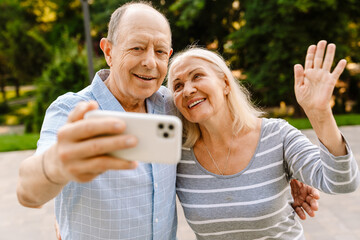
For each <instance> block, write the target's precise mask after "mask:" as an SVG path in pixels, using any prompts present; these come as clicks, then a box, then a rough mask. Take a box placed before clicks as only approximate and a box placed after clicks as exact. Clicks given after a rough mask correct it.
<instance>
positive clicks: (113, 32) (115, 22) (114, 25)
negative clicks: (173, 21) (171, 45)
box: [107, 1, 171, 45]
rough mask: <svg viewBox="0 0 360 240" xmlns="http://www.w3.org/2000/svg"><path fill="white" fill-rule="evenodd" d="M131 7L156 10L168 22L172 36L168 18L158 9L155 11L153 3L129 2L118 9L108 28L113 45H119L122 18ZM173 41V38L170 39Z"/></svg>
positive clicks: (113, 14)
mask: <svg viewBox="0 0 360 240" xmlns="http://www.w3.org/2000/svg"><path fill="white" fill-rule="evenodd" d="M130 7H142V8H144V7H147V8H150V9H153V10H155V11H156V12H158V13H159V14H160V15H161V16H162V17H163V18H164V19H165V21H166V23H167V25H168V27H169V32H170V34H171V30H170V24H169V21H168V20H167V18H166V17H165V15H164V14H162V13H161V12H160V11H158V10H157V9H155V8H154V7H153V6H152V4H151V2H147V1H131V2H127V3H125V4H124V5H122V6H121V7H119V8H117V9H116V10H115V11H114V12H113V13H112V14H111V17H110V22H109V26H108V34H107V39H108V40H109V41H110V42H111V43H112V44H114V45H115V44H117V38H118V35H119V30H120V29H119V25H120V20H121V18H122V17H123V16H124V14H125V12H126V10H127V9H128V8H130ZM170 39H171V37H170Z"/></svg>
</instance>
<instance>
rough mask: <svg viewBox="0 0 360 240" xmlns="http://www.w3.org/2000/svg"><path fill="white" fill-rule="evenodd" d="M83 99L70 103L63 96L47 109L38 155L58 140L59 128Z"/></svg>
mask: <svg viewBox="0 0 360 240" xmlns="http://www.w3.org/2000/svg"><path fill="white" fill-rule="evenodd" d="M73 100H74V99H73ZM81 100H82V99H76V100H75V101H71V104H70V101H69V100H67V98H66V97H64V96H62V97H59V98H58V99H57V100H55V101H54V102H53V103H52V104H51V105H50V106H49V108H48V109H47V110H46V113H45V117H44V121H43V124H42V127H41V131H40V138H39V140H38V142H37V149H36V153H35V154H36V155H38V154H41V153H43V152H45V151H46V150H47V149H48V148H49V147H51V146H52V145H53V144H54V143H55V142H56V141H57V132H58V130H59V128H60V127H62V126H63V125H65V123H66V121H67V118H68V115H69V113H70V111H71V110H72V109H73V108H74V107H75V106H76V104H77V103H78V102H80V101H81Z"/></svg>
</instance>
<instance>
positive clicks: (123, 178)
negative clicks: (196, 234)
mask: <svg viewBox="0 0 360 240" xmlns="http://www.w3.org/2000/svg"><path fill="white" fill-rule="evenodd" d="M100 47H101V49H102V51H103V52H104V55H105V59H106V62H107V64H108V65H109V67H110V70H101V71H99V72H97V73H96V75H95V77H94V80H93V82H92V84H91V85H90V86H88V87H86V88H85V89H83V90H82V91H80V92H78V93H67V94H65V95H63V96H60V97H59V98H58V99H57V100H56V101H54V102H53V103H52V104H51V106H50V107H49V109H48V110H47V113H46V116H45V119H44V123H43V127H42V130H41V136H40V140H39V142H38V148H37V151H36V154H35V155H34V156H31V157H29V158H28V159H25V160H24V161H23V162H22V164H21V166H20V171H19V183H18V187H17V193H18V199H19V201H20V203H21V204H23V205H24V206H27V207H40V206H41V205H43V204H44V203H46V202H47V201H49V200H51V199H53V198H54V197H56V199H55V213H56V219H57V221H58V222H59V226H60V234H61V237H62V239H65V240H66V239H156V240H158V239H175V238H176V227H177V218H176V208H175V178H176V166H171V165H162V164H146V163H141V162H139V163H135V162H128V161H126V160H123V159H118V158H114V157H111V156H108V155H106V153H108V152H111V151H114V150H118V149H124V148H130V147H133V146H135V145H136V141H137V140H136V138H135V137H134V136H131V135H124V134H121V133H122V132H123V131H124V129H125V127H126V126H125V125H124V123H123V122H122V121H121V120H118V119H114V118H105V119H103V120H102V121H101V122H100V121H98V120H94V119H86V120H84V119H83V117H84V114H85V113H86V112H88V111H90V110H93V109H97V108H100V109H102V110H115V111H127V112H142V113H150V114H172V113H173V111H174V108H173V105H172V103H171V96H170V93H169V92H168V90H167V89H166V88H164V87H161V83H162V82H163V80H164V79H165V76H166V72H167V65H168V60H169V57H170V56H171V54H172V49H171V31H170V26H169V23H168V21H167V19H166V18H165V17H164V16H163V15H162V14H161V13H159V12H158V11H156V10H155V9H154V8H152V7H151V6H150V5H148V4H146V3H128V4H125V5H123V6H122V7H120V8H118V9H117V10H116V11H115V12H114V13H113V14H112V16H111V20H110V23H109V30H108V37H107V38H103V39H102V40H101V42H100ZM109 170H110V171H109ZM111 170H122V171H111ZM303 189H307V188H303ZM303 195H304V194H303ZM305 195H306V194H305ZM299 199H300V198H299ZM300 202H302V201H301V200H300ZM308 202H309V201H308ZM304 203H305V202H304ZM305 204H306V203H305ZM308 209H309V211H310V208H308Z"/></svg>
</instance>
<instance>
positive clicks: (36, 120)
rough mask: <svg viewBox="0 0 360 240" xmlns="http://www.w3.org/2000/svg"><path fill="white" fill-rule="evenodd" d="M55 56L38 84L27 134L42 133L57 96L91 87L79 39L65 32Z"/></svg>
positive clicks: (84, 55) (55, 50) (83, 51)
mask: <svg viewBox="0 0 360 240" xmlns="http://www.w3.org/2000/svg"><path fill="white" fill-rule="evenodd" d="M53 54H54V55H53V59H52V61H51V62H50V63H49V64H48V65H47V67H46V69H45V70H44V71H43V73H42V75H41V77H40V78H39V79H38V81H37V83H36V85H37V95H36V101H35V104H34V109H33V113H32V116H31V120H29V121H28V123H27V126H26V129H27V131H30V130H31V131H33V132H38V131H39V130H40V127H41V123H42V121H43V118H44V114H45V111H46V109H47V108H48V107H49V105H50V104H51V102H53V101H54V100H55V99H56V98H57V97H58V96H60V95H62V94H64V93H66V92H69V91H73V92H77V91H79V90H81V89H82V88H84V87H85V86H87V85H88V84H89V82H88V77H87V67H86V66H87V65H86V53H85V50H84V49H82V48H79V47H78V40H76V39H73V38H69V36H68V34H67V33H66V32H64V33H63V35H62V43H61V45H60V46H57V47H56V48H55V49H54V53H53Z"/></svg>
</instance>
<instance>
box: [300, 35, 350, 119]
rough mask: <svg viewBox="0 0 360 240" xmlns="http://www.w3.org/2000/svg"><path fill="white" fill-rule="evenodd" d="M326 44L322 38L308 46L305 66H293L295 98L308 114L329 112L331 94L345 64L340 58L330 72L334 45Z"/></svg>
mask: <svg viewBox="0 0 360 240" xmlns="http://www.w3.org/2000/svg"><path fill="white" fill-rule="evenodd" d="M326 45H327V43H326V41H324V40H322V41H319V42H318V44H317V45H316V46H315V45H311V46H309V48H308V50H307V54H306V58H305V68H303V67H302V66H301V65H300V64H296V65H295V66H294V75H295V96H296V100H297V102H298V103H299V104H300V106H301V107H302V108H303V109H304V111H305V113H306V114H307V115H308V116H309V114H319V113H326V112H327V113H329V111H330V112H331V107H330V100H331V96H332V94H333V90H334V87H335V84H336V81H337V80H338V79H339V77H340V75H341V73H342V72H343V71H344V69H345V66H346V60H345V59H342V60H340V61H339V62H338V64H337V65H336V67H335V69H334V70H333V71H332V72H331V66H332V64H333V61H334V56H335V48H336V46H335V44H333V43H331V44H328V45H327V48H326ZM325 49H326V54H325V58H324V53H325Z"/></svg>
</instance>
